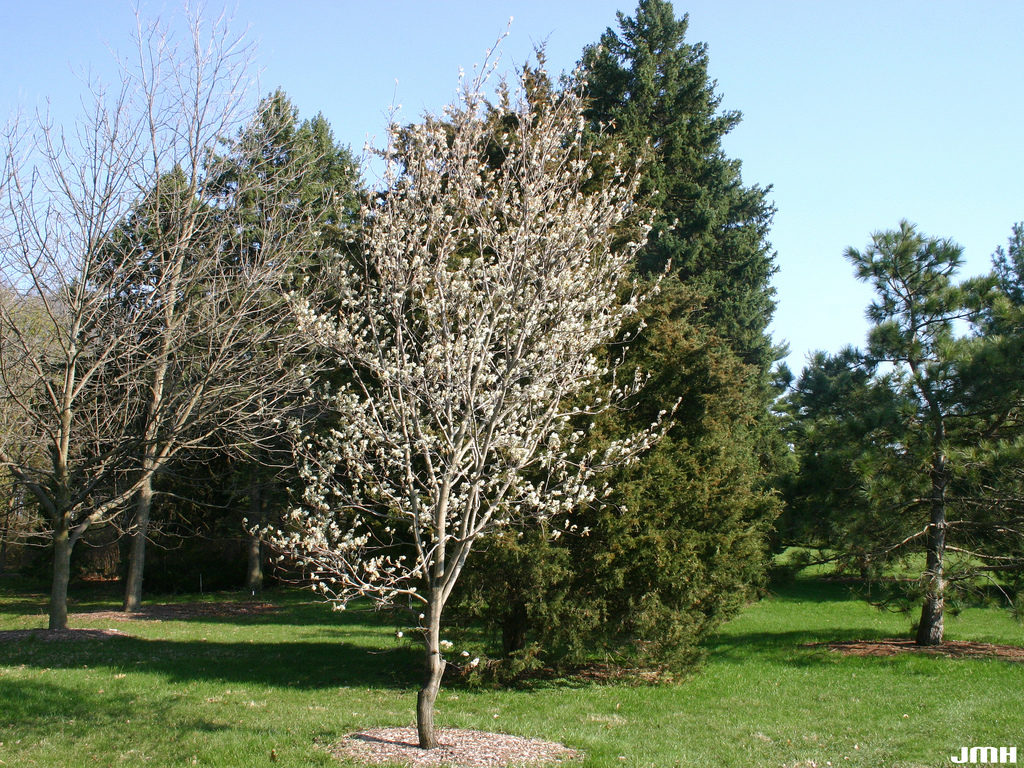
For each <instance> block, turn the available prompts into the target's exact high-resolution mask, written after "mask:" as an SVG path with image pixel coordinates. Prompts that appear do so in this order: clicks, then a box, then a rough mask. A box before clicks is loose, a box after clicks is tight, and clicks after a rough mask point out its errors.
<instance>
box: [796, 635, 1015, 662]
mask: <svg viewBox="0 0 1024 768" xmlns="http://www.w3.org/2000/svg"><path fill="white" fill-rule="evenodd" d="M805 647H808V648H821V647H825V648H828V649H829V650H832V651H838V652H839V653H842V654H844V655H846V656H895V655H896V654H898V653H925V654H929V655H932V656H948V657H950V658H954V659H1000V660H1002V661H1018V662H1024V648H1021V647H1019V646H1016V645H995V644H993V643H974V642H968V641H964V640H947V641H946V642H944V643H942V644H941V645H917V644H916V643H914V641H913V640H904V639H902V638H893V639H885V640H845V641H836V642H832V643H808V644H807V645H806V646H805Z"/></svg>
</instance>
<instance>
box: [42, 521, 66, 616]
mask: <svg viewBox="0 0 1024 768" xmlns="http://www.w3.org/2000/svg"><path fill="white" fill-rule="evenodd" d="M70 533H71V532H70V531H69V530H68V521H67V519H66V518H64V517H61V519H60V521H59V522H58V523H57V530H55V531H54V532H53V583H52V585H51V587H50V622H49V625H48V629H49V630H50V631H51V632H53V631H57V630H62V629H67V628H68V582H70V581H71V547H72V542H71V536H70Z"/></svg>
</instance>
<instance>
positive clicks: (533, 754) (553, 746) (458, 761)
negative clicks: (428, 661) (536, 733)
mask: <svg viewBox="0 0 1024 768" xmlns="http://www.w3.org/2000/svg"><path fill="white" fill-rule="evenodd" d="M437 738H438V741H439V742H440V746H438V747H437V748H436V749H420V747H419V739H418V737H417V734H416V729H415V728H409V727H407V728H370V729H367V730H365V731H359V732H358V733H353V734H351V735H349V736H347V737H346V738H345V739H344V741H342V742H340V743H339V744H335V745H334V746H333V747H331V749H330V751H331V754H333V755H334V756H335V757H338V758H341V759H344V760H353V761H355V762H357V763H360V764H362V765H382V764H391V765H394V764H398V765H407V766H415V768H441V767H442V766H444V767H445V768H499V766H551V765H559V764H562V763H564V762H566V761H569V760H576V759H579V758H581V757H583V753H582V752H579V751H577V750H575V749H570V748H569V747H566V746H564V745H562V744H558V743H556V742H552V741H541V740H540V739H526V738H523V737H521V736H510V735H508V734H504V733H487V732H486V731H471V730H462V729H458V728H439V729H438V731H437Z"/></svg>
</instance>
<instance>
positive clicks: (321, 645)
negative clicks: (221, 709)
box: [0, 637, 423, 700]
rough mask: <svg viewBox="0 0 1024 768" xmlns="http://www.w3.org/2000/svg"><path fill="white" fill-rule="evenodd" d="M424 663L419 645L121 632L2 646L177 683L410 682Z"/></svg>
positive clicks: (27, 656)
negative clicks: (230, 639)
mask: <svg viewBox="0 0 1024 768" xmlns="http://www.w3.org/2000/svg"><path fill="white" fill-rule="evenodd" d="M422 663H423V656H422V652H421V651H420V650H419V649H418V648H413V647H404V646H403V647H397V648H392V649H373V648H367V647H365V646H358V645H354V644H351V643H345V642H340V641H339V642H308V643H297V642H270V643H232V642H204V641H196V640H180V641H176V640H147V639H142V638H136V637H116V638H111V639H108V640H99V641H95V640H93V641H89V640H83V641H78V642H74V643H60V642H54V643H51V642H45V641H42V640H35V639H33V640H30V641H27V642H22V643H18V644H17V645H16V646H10V645H8V646H6V647H5V646H0V664H5V665H10V666H16V665H25V666H27V667H34V668H39V669H47V668H48V669H75V668H81V667H83V666H89V667H92V668H103V667H109V668H112V669H117V670H125V669H133V670H138V671H145V672H155V673H158V674H160V675H163V676H164V677H165V678H166V679H167V681H168V682H174V683H184V682H193V681H207V682H209V681H216V682H224V683H232V684H240V683H252V684H256V685H266V686H271V687H279V688H299V689H321V688H331V687H338V686H361V687H368V688H400V689H408V688H410V687H413V686H415V685H416V684H417V683H418V682H419V677H420V670H421V668H422ZM0 700H2V699H0Z"/></svg>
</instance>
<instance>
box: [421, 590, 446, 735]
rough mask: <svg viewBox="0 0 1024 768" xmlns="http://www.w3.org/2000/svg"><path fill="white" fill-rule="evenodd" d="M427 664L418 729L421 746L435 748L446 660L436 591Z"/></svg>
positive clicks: (432, 602)
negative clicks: (437, 707) (436, 710)
mask: <svg viewBox="0 0 1024 768" xmlns="http://www.w3.org/2000/svg"><path fill="white" fill-rule="evenodd" d="M426 641H427V664H426V674H425V675H424V679H423V687H422V688H421V689H420V692H419V695H418V696H417V697H416V730H417V731H418V733H419V738H420V747H421V748H422V749H434V748H435V747H437V746H438V742H437V731H436V730H435V729H434V703H435V702H436V701H437V692H438V691H439V690H440V689H441V678H442V677H443V676H444V668H445V666H446V662H445V660H444V659H443V658H441V606H440V601H439V600H438V598H437V595H436V592H435V596H434V599H433V600H432V601H431V604H430V619H429V624H428V627H427V636H426Z"/></svg>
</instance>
